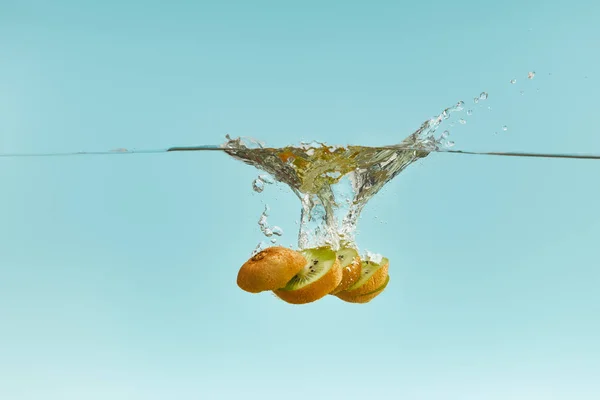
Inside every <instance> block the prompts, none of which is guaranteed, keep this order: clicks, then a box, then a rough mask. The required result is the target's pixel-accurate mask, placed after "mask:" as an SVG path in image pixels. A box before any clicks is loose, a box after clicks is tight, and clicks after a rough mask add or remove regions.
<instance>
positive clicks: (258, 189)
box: [252, 178, 265, 193]
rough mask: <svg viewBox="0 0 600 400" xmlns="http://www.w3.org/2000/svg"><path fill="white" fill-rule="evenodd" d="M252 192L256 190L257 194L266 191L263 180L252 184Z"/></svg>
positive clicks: (257, 179)
mask: <svg viewBox="0 0 600 400" xmlns="http://www.w3.org/2000/svg"><path fill="white" fill-rule="evenodd" d="M252 190H254V191H255V192H256V193H262V191H263V190H265V183H264V182H263V180H262V179H260V178H256V179H255V180H254V182H252Z"/></svg>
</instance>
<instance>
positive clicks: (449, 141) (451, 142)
mask: <svg viewBox="0 0 600 400" xmlns="http://www.w3.org/2000/svg"><path fill="white" fill-rule="evenodd" d="M446 147H454V142H453V141H452V140H448V141H447V142H446Z"/></svg>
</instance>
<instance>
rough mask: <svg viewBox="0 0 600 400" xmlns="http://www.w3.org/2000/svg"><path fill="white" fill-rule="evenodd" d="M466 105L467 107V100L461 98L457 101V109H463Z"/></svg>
mask: <svg viewBox="0 0 600 400" xmlns="http://www.w3.org/2000/svg"><path fill="white" fill-rule="evenodd" d="M464 107H465V102H464V101H462V100H461V101H459V102H458V103H456V110H457V111H461V110H462V109H463V108H464Z"/></svg>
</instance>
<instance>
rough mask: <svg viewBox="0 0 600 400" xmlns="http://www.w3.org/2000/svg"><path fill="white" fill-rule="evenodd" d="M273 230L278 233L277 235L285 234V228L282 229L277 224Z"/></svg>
mask: <svg viewBox="0 0 600 400" xmlns="http://www.w3.org/2000/svg"><path fill="white" fill-rule="evenodd" d="M271 232H273V235H277V236H282V235H283V229H281V228H280V227H278V226H277V225H275V226H274V227H272V228H271Z"/></svg>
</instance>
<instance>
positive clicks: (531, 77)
mask: <svg viewBox="0 0 600 400" xmlns="http://www.w3.org/2000/svg"><path fill="white" fill-rule="evenodd" d="M534 76H535V71H529V73H528V74H527V79H533V77H534Z"/></svg>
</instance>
